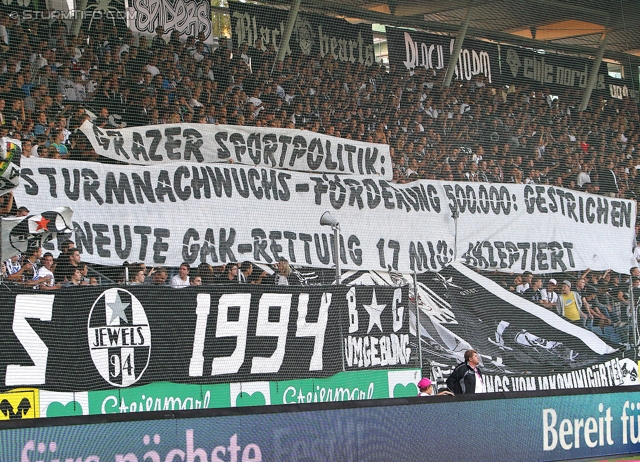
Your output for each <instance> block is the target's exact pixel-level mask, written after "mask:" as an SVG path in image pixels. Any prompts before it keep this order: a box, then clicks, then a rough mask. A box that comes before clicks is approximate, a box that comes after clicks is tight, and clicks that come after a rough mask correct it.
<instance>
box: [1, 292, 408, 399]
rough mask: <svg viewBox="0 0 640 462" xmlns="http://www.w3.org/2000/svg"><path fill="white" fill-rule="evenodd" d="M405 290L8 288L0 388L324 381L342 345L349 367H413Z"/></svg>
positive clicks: (336, 367) (336, 366) (338, 361)
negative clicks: (42, 289)
mask: <svg viewBox="0 0 640 462" xmlns="http://www.w3.org/2000/svg"><path fill="white" fill-rule="evenodd" d="M407 296H408V289H406V287H405V288H392V287H387V288H381V287H375V288H374V287H354V288H349V287H344V286H341V287H332V286H307V287H279V286H253V285H242V286H239V285H219V286H199V287H197V288H195V287H189V288H185V289H172V288H168V287H167V288H164V287H158V288H157V287H147V286H121V287H112V288H105V287H86V286H85V287H79V288H67V289H61V290H58V291H55V292H48V293H39V292H35V291H33V290H17V291H16V290H7V289H2V290H0V306H2V307H4V309H3V310H2V312H0V344H1V345H2V350H1V351H2V356H1V357H0V358H1V360H0V380H1V381H2V382H1V386H2V388H3V389H7V388H15V387H20V386H37V387H38V388H41V389H46V390H52V391H90V390H100V389H110V388H114V387H127V386H130V385H133V384H136V385H144V384H148V383H151V382H158V381H169V382H175V383H193V384H206V383H230V382H249V381H277V380H288V379H299V378H312V377H326V376H330V375H333V374H335V373H337V372H339V371H342V370H344V369H346V368H347V366H346V362H347V361H346V360H345V361H343V358H341V354H342V352H343V341H344V344H346V345H348V348H351V350H350V351H351V356H350V357H349V366H348V369H359V368H365V367H366V368H384V369H389V368H393V367H398V368H410V367H417V359H416V358H417V355H416V353H415V351H412V349H411V347H410V346H409V314H408V311H407V310H405V308H404V307H405V305H406V303H407ZM10 307H14V309H10ZM354 313H356V314H355V315H354ZM354 316H355V318H354ZM358 316H359V318H360V321H359V323H358V320H357V318H358ZM349 319H351V321H349ZM350 322H351V323H350ZM354 322H355V324H354ZM341 326H343V327H341ZM355 336H357V337H358V338H359V339H360V340H359V341H358V340H357V339H356V340H354V341H353V342H352V341H351V338H352V337H355ZM413 344H414V345H415V340H414V341H413ZM353 345H356V347H357V346H358V345H361V346H360V348H359V350H358V351H357V352H354V351H353ZM348 348H347V349H348ZM414 350H415V348H414ZM345 354H346V351H345ZM354 357H355V358H356V359H355V360H353V358H354ZM343 363H344V364H345V366H343ZM358 363H360V364H358Z"/></svg>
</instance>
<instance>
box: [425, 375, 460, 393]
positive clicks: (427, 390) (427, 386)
mask: <svg viewBox="0 0 640 462" xmlns="http://www.w3.org/2000/svg"><path fill="white" fill-rule="evenodd" d="M418 390H420V391H419V392H418V396H436V395H435V394H434V393H433V383H432V382H431V380H429V379H428V378H426V377H424V378H423V379H422V380H420V381H419V382H418ZM442 395H451V396H453V393H451V392H450V391H449V390H444V391H441V392H440V393H438V394H437V396H442Z"/></svg>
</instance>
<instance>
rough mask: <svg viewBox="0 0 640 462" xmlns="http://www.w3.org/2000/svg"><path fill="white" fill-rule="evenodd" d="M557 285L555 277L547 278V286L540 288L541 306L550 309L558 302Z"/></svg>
mask: <svg viewBox="0 0 640 462" xmlns="http://www.w3.org/2000/svg"><path fill="white" fill-rule="evenodd" d="M557 285H558V281H556V280H555V279H549V281H548V282H547V288H546V289H541V290H540V297H541V298H540V303H542V306H544V307H545V308H549V309H550V310H552V309H554V308H555V306H556V303H557V302H558V294H557V293H556V286H557Z"/></svg>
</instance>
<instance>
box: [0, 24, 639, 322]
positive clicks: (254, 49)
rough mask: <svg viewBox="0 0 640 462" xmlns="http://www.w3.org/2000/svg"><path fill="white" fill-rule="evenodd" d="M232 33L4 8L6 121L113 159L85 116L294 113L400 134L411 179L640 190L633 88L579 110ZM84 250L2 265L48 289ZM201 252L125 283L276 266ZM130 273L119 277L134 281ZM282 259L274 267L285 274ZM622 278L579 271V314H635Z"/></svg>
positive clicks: (290, 118) (22, 134) (136, 268)
mask: <svg viewBox="0 0 640 462" xmlns="http://www.w3.org/2000/svg"><path fill="white" fill-rule="evenodd" d="M230 45H231V44H230V43H229V42H228V40H227V39H226V38H224V37H222V38H220V40H219V46H218V47H217V48H215V49H213V48H212V47H210V46H209V45H208V44H206V43H205V42H204V41H203V37H194V36H188V37H181V36H179V34H177V33H175V32H174V33H172V34H171V35H170V38H168V39H166V38H164V30H163V28H162V27H158V28H157V30H156V36H155V37H153V38H152V39H147V38H145V37H139V38H136V37H134V36H133V34H132V33H131V31H129V30H121V29H119V28H117V27H113V26H112V25H111V24H110V23H109V22H108V21H99V22H96V23H95V24H94V25H93V27H92V28H91V29H90V30H81V31H80V33H79V35H78V36H77V37H74V36H72V35H70V34H69V33H68V30H67V28H66V27H65V25H64V24H63V23H62V22H60V21H56V20H53V21H32V22H23V23H20V22H19V20H18V19H12V18H10V17H9V16H7V15H2V16H0V136H3V137H6V136H8V137H13V138H17V139H20V140H21V141H22V143H23V145H22V146H23V155H24V156H26V157H29V156H32V157H42V158H50V159H52V162H57V161H58V160H59V159H74V160H83V161H94V162H95V161H98V162H113V161H112V160H110V159H107V158H101V157H99V156H98V155H97V154H96V152H95V151H94V150H93V148H92V146H91V144H90V142H89V141H88V139H87V138H86V137H85V136H84V134H83V133H82V132H80V131H79V130H78V127H79V126H80V125H81V124H82V123H83V122H84V121H85V120H87V119H90V120H92V122H93V123H94V124H96V125H97V126H99V127H102V128H116V127H124V126H129V127H131V126H144V125H150V124H161V123H189V122H190V123H201V124H230V125H247V126H258V127H275V128H295V129H301V130H310V131H315V132H321V133H326V134H328V135H334V136H338V137H342V138H347V139H355V140H360V141H365V142H372V143H385V144H388V145H389V146H390V149H391V155H392V161H393V168H394V170H393V171H394V181H396V182H398V183H406V182H410V181H414V180H417V179H433V180H450V181H473V182H496V183H528V184H549V185H555V186H562V187H565V188H570V189H575V190H582V191H587V192H591V193H596V194H605V195H608V196H611V197H621V198H629V199H634V198H635V197H636V195H638V194H640V175H639V174H638V168H640V138H639V136H640V120H639V116H638V110H637V106H636V102H635V101H634V100H632V99H631V98H627V99H623V100H618V99H614V98H604V97H603V96H602V95H601V94H598V95H596V94H594V96H593V97H592V98H591V101H590V103H589V107H588V109H587V110H586V111H583V112H580V111H578V106H579V103H580V100H581V98H582V91H583V90H573V89H569V88H568V89H566V90H563V92H561V93H558V92H556V93H557V94H553V93H552V92H551V91H550V90H549V89H533V88H530V87H529V86H527V85H517V84H516V85H512V86H510V87H502V86H496V85H491V84H490V83H489V82H487V80H486V79H485V78H484V77H483V76H482V75H478V76H476V77H474V78H473V80H471V81H464V82H455V81H454V83H453V84H452V85H451V86H449V87H444V86H443V85H442V83H441V82H442V80H443V76H444V70H441V71H438V72H434V71H432V70H429V71H427V70H425V69H423V68H417V69H415V71H414V72H411V73H410V72H409V71H407V70H406V69H400V68H397V67H395V66H393V65H392V66H390V67H389V68H388V69H387V68H385V67H383V66H381V65H374V66H371V67H370V68H365V67H363V66H361V65H358V64H351V63H348V62H347V63H338V62H337V61H334V60H333V58H332V57H331V56H330V55H327V56H325V57H324V58H322V57H320V56H304V55H290V56H287V57H286V58H285V60H284V61H283V62H281V61H276V52H275V50H274V48H273V45H272V44H269V46H263V44H262V43H261V41H260V40H257V41H256V42H255V44H253V45H250V44H247V43H242V44H240V45H239V47H236V48H233V49H232V47H231V46H230ZM3 199H4V203H3V204H0V205H2V207H3V209H4V210H3V211H4V213H10V214H12V215H13V214H18V215H20V213H21V212H20V210H18V206H19V205H20V204H14V203H13V201H12V197H11V195H6V196H3ZM23 212H24V211H23ZM27 212H28V211H27ZM76 252H77V249H74V248H68V249H65V250H64V252H63V254H62V256H61V257H59V258H58V261H57V262H49V257H50V254H48V255H47V254H45V255H44V256H42V255H39V256H34V255H25V256H23V261H22V264H20V263H18V262H17V261H13V262H12V261H11V260H7V261H6V262H5V263H3V275H4V276H5V277H6V278H8V279H9V280H13V281H14V282H21V281H25V278H24V277H23V275H22V272H24V271H27V272H28V271H29V270H31V274H32V276H31V277H32V278H36V276H35V275H34V274H33V273H34V272H33V265H31V266H32V268H31V269H30V268H29V265H30V263H29V261H28V260H29V258H31V259H33V262H36V261H38V262H40V261H41V262H42V266H41V267H42V268H45V269H46V270H47V271H48V272H50V273H51V276H50V280H49V281H47V284H48V283H49V282H50V283H51V284H50V285H49V288H52V287H53V288H55V287H57V286H59V285H61V284H67V285H69V284H79V285H82V284H91V283H94V282H96V281H95V280H92V279H91V278H90V277H89V276H88V275H87V272H86V269H85V267H84V266H83V267H82V268H79V265H80V264H81V262H80V259H79V256H78V260H77V261H76V262H75V263H73V264H70V263H69V258H71V259H73V258H75V253H76ZM639 257H640V252H639ZM51 259H53V257H51ZM45 262H47V263H45ZM47 264H48V265H49V268H47ZM203 265H206V264H203ZM203 265H201V267H200V268H198V269H197V270H196V271H193V270H192V269H190V268H188V265H187V268H186V278H184V277H182V276H185V275H182V273H184V270H182V269H178V271H177V274H175V276H173V277H169V272H168V271H167V270H166V269H164V268H156V269H149V270H147V268H145V267H144V265H143V264H141V263H136V264H133V265H129V266H128V267H127V269H128V275H129V276H128V282H129V283H155V284H168V283H171V285H173V286H174V287H181V286H185V285H189V284H194V283H195V284H198V283H205V284H206V283H213V282H219V281H224V280H225V278H226V279H228V281H227V282H229V281H233V280H234V278H235V279H237V280H240V279H241V276H239V274H242V275H243V276H245V277H246V278H251V281H250V282H262V279H263V278H264V277H266V274H264V273H262V274H261V275H260V276H259V277H256V276H255V275H253V276H252V275H251V273H249V274H248V275H247V274H246V271H247V267H246V266H245V265H246V264H242V265H241V266H240V267H238V266H237V265H235V264H233V265H231V267H230V268H222V267H221V268H218V269H217V270H214V269H213V268H212V267H210V266H209V265H206V266H203ZM249 265H250V264H249ZM51 266H53V267H54V268H53V271H52V270H51ZM183 266H184V265H183ZM287 266H288V265H287ZM17 267H19V268H20V269H17V270H16V268H17ZM207 267H208V268H207ZM234 267H235V268H234ZM56 268H57V269H58V271H57V275H56ZM47 271H45V273H46V274H47V277H49V275H48V273H47ZM76 271H77V272H78V274H76ZM189 271H192V272H191V277H189V276H188V274H189ZM233 271H235V273H233ZM285 273H286V271H285ZM125 274H127V273H121V274H119V276H118V277H117V278H116V282H127V277H126V276H125ZM279 274H280V271H279V269H278V270H277V271H276V273H275V276H272V277H271V276H270V277H271V280H273V281H272V282H275V281H277V280H278V277H279ZM285 276H286V277H287V278H288V277H290V273H289V274H285ZM587 276H588V275H574V279H572V280H573V281H574V282H573V283H574V284H575V285H576V286H579V285H580V284H582V283H580V281H581V280H582V281H583V282H585V281H584V279H585V278H586V277H587ZM634 276H637V275H634ZM501 277H502V276H501ZM511 277H513V276H511ZM523 277H526V278H527V279H531V280H527V281H524V282H523V281H522V280H520V281H519V282H518V281H515V282H513V284H512V283H511V281H507V280H501V282H502V283H503V284H504V286H505V288H508V289H510V290H512V291H515V292H521V293H522V294H523V296H525V298H529V299H531V301H534V302H536V303H539V304H541V305H543V306H545V307H547V308H549V309H556V306H557V299H558V298H557V296H556V298H555V299H554V300H553V301H552V300H549V299H548V297H549V295H548V293H549V292H548V290H549V289H553V290H556V288H558V290H559V287H560V286H562V285H563V284H557V282H556V279H550V280H549V281H543V280H540V279H538V278H533V276H532V275H524V276H518V278H520V279H522V278H523ZM556 277H557V276H556ZM560 277H561V278H562V279H561V280H564V279H566V278H565V276H563V275H560ZM176 278H178V279H177V280H176ZM594 278H595V279H594ZM29 280H30V278H29V277H27V278H26V281H27V282H28V281H29ZM31 280H33V279H31ZM534 280H535V282H534ZM54 281H57V282H54ZM551 281H553V284H551ZM603 281H604V282H603ZM616 281H617V284H618V285H620V284H624V281H621V280H620V276H618V275H612V274H611V273H610V272H607V273H601V274H598V275H596V276H595V277H594V276H593V273H592V277H591V280H590V281H589V284H587V285H585V284H582V286H583V288H584V287H587V289H584V290H587V291H588V293H587V294H585V296H584V297H582V296H580V297H579V298H580V301H586V302H587V303H586V304H583V306H584V307H585V309H584V311H583V312H580V313H578V315H579V316H580V317H586V318H587V319H590V320H593V319H596V326H599V327H601V328H604V327H610V326H611V327H614V328H616V329H618V328H620V327H621V326H622V327H624V326H623V325H624V323H625V321H624V319H623V318H625V316H623V315H622V314H623V310H622V308H620V304H619V303H622V302H623V301H624V300H627V301H628V299H626V298H625V297H626V296H628V294H627V295H625V293H627V292H625V291H624V290H618V289H617V287H613V286H611V284H613V285H614V286H615V285H616ZM569 282H570V281H569ZM29 284H31V285H37V286H42V287H43V288H44V287H45V286H46V284H45V283H44V282H43V281H40V282H39V283H35V282H34V283H29ZM636 284H640V283H639V282H638V281H634V285H636ZM565 285H566V284H565ZM520 286H522V287H520ZM525 286H526V287H525ZM551 286H553V287H551ZM605 286H606V287H605ZM610 286H611V287H610ZM627 287H628V286H627ZM589 288H591V289H589ZM520 289H522V290H520ZM569 289H571V290H575V289H576V287H575V286H574V287H573V288H571V286H569ZM578 290H583V289H578ZM625 290H627V289H625ZM589 291H590V292H589ZM592 292H593V293H592ZM545 298H546V300H545ZM552 298H553V296H552ZM583 299H584V300H583ZM594 300H595V301H594ZM612 307H613V308H612ZM574 314H575V313H574ZM592 324H593V322H592Z"/></svg>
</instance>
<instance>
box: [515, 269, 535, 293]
mask: <svg viewBox="0 0 640 462" xmlns="http://www.w3.org/2000/svg"><path fill="white" fill-rule="evenodd" d="M532 279H533V274H532V273H531V272H530V271H525V272H524V273H522V284H520V285H519V286H518V287H516V292H517V293H519V294H523V293H524V291H525V290H527V289H528V288H529V286H530V285H531V280H532Z"/></svg>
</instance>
